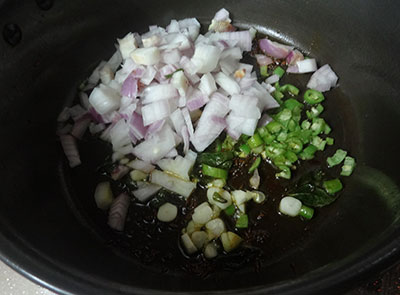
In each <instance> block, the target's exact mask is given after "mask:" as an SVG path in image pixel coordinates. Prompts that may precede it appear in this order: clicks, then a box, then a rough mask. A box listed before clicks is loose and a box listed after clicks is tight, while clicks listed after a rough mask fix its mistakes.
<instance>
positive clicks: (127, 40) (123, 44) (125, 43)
mask: <svg viewBox="0 0 400 295" xmlns="http://www.w3.org/2000/svg"><path fill="white" fill-rule="evenodd" d="M117 41H118V44H119V51H120V52H121V55H122V58H123V59H127V58H129V57H130V54H131V53H132V51H134V50H135V49H136V48H137V43H136V40H135V37H134V36H133V34H132V33H128V34H127V35H126V36H125V37H124V38H122V39H117Z"/></svg>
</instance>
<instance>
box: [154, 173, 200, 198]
mask: <svg viewBox="0 0 400 295" xmlns="http://www.w3.org/2000/svg"><path fill="white" fill-rule="evenodd" d="M150 181H151V182H152V183H154V184H157V185H160V186H162V187H164V188H166V189H167V190H170V191H172V192H175V193H177V194H179V195H182V196H184V197H186V198H187V197H189V196H190V194H191V193H192V192H193V190H194V189H195V188H196V184H195V183H193V182H190V181H185V180H182V179H179V178H177V177H174V176H172V175H169V174H167V173H164V172H161V171H159V170H153V171H152V172H151V174H150Z"/></svg>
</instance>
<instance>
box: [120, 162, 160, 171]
mask: <svg viewBox="0 0 400 295" xmlns="http://www.w3.org/2000/svg"><path fill="white" fill-rule="evenodd" d="M127 166H128V167H130V168H132V169H137V170H140V171H143V172H144V173H150V172H151V171H153V170H154V169H155V168H156V167H155V166H154V165H152V164H151V163H148V162H145V161H142V160H139V159H135V160H133V161H131V162H129V163H128V164H127Z"/></svg>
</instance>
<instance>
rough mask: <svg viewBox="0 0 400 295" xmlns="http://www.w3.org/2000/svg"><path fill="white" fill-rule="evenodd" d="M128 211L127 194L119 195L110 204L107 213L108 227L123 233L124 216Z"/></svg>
mask: <svg viewBox="0 0 400 295" xmlns="http://www.w3.org/2000/svg"><path fill="white" fill-rule="evenodd" d="M128 209H129V197H128V195H127V194H125V193H122V194H120V195H119V196H118V197H117V198H116V199H115V200H114V201H113V202H112V204H111V207H110V211H109V212H108V225H109V226H110V227H111V228H112V229H115V230H117V231H123V230H124V226H125V219H126V214H127V213H128Z"/></svg>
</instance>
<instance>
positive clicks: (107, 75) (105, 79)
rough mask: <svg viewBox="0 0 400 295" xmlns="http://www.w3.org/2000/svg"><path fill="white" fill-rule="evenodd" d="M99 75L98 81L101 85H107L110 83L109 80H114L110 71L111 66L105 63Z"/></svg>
mask: <svg viewBox="0 0 400 295" xmlns="http://www.w3.org/2000/svg"><path fill="white" fill-rule="evenodd" d="M99 74H100V80H101V83H103V84H108V83H110V82H111V80H113V79H114V72H113V70H112V69H111V66H110V65H109V64H108V63H106V64H105V65H104V66H103V67H102V68H101V69H100V71H99Z"/></svg>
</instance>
